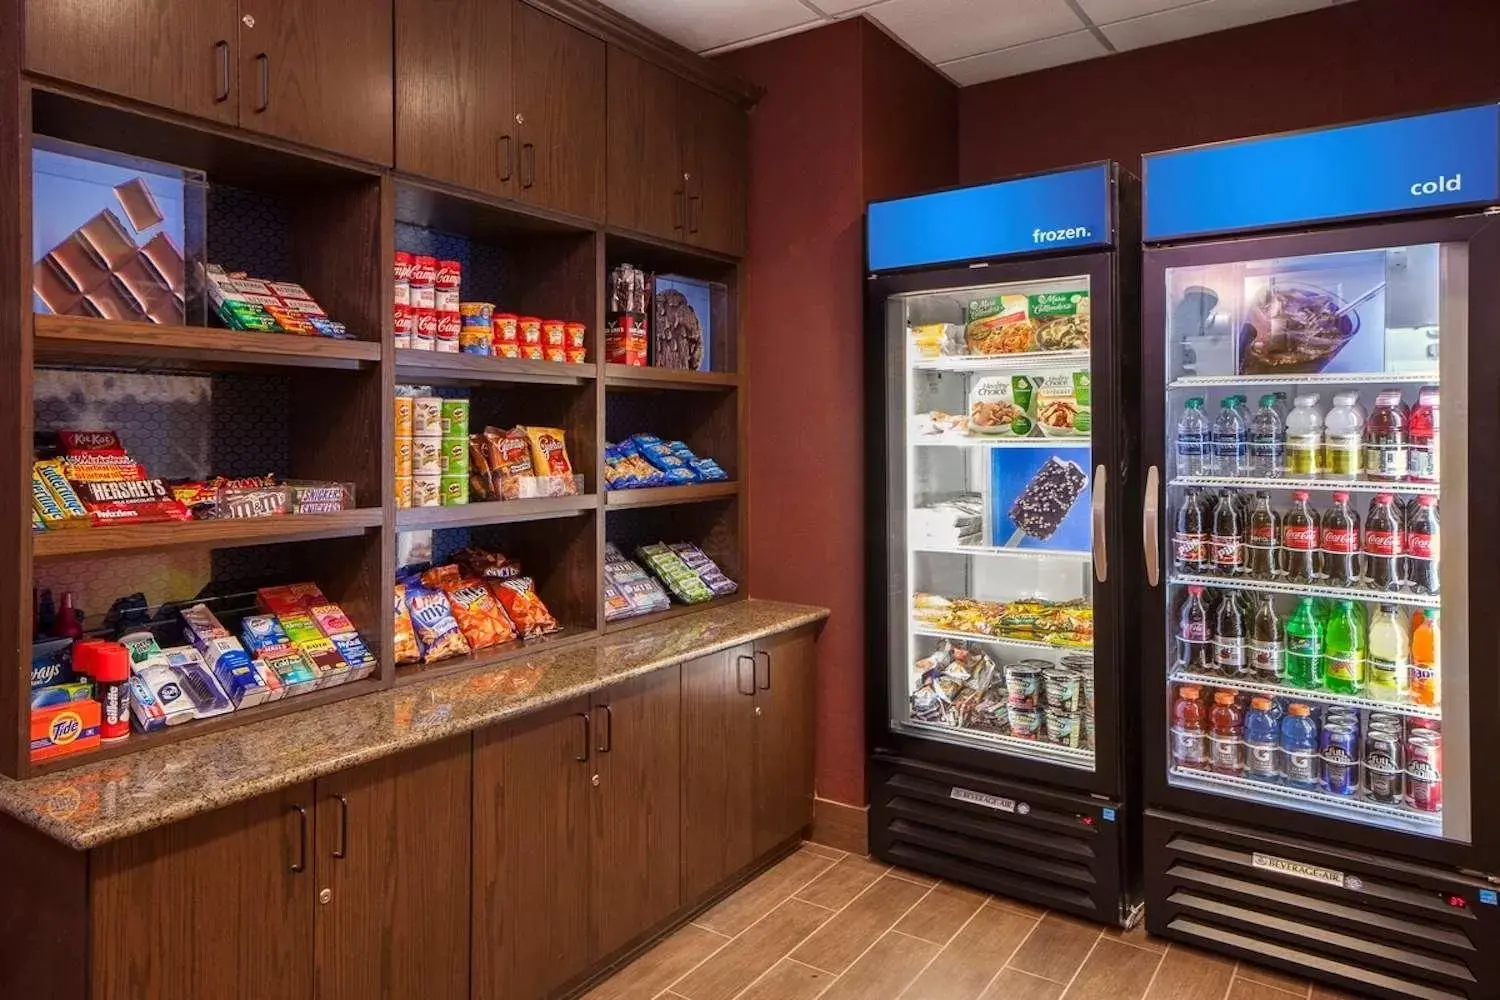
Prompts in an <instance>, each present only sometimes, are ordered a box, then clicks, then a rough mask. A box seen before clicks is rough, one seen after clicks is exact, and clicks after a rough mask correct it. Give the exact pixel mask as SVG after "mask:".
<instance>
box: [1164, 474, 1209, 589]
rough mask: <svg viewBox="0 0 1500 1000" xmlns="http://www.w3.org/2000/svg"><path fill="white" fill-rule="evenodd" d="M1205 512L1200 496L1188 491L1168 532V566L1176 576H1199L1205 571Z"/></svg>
mask: <svg viewBox="0 0 1500 1000" xmlns="http://www.w3.org/2000/svg"><path fill="white" fill-rule="evenodd" d="M1209 562H1210V560H1209V554H1208V509H1207V505H1206V504H1205V503H1204V501H1203V494H1202V493H1200V492H1198V491H1197V490H1188V492H1187V496H1185V497H1183V498H1182V506H1181V507H1178V508H1177V527H1176V528H1175V529H1174V530H1173V532H1172V564H1173V565H1174V566H1175V567H1176V568H1177V571H1178V572H1180V573H1203V572H1205V571H1207V569H1208V568H1209Z"/></svg>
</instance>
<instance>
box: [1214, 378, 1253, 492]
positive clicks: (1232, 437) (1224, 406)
mask: <svg viewBox="0 0 1500 1000" xmlns="http://www.w3.org/2000/svg"><path fill="white" fill-rule="evenodd" d="M1238 402H1239V397H1237V396H1230V397H1229V398H1227V399H1225V400H1224V401H1223V402H1222V403H1220V404H1219V415H1218V416H1216V417H1214V429H1213V441H1214V449H1213V451H1214V454H1213V458H1214V473H1213V474H1214V475H1216V476H1243V475H1246V474H1247V473H1248V472H1249V471H1250V454H1249V448H1248V446H1247V443H1246V441H1245V434H1246V431H1247V430H1248V428H1247V427H1246V426H1245V421H1244V420H1243V419H1242V418H1241V417H1240V411H1239V406H1238V405H1237V404H1238Z"/></svg>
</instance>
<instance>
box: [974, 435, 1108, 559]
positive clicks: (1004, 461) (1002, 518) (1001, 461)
mask: <svg viewBox="0 0 1500 1000" xmlns="http://www.w3.org/2000/svg"><path fill="white" fill-rule="evenodd" d="M1088 468H1089V445H1088V443H1087V442H1080V443H1079V445H1078V446H1077V447H1068V446H1066V445H1054V446H1053V447H1050V448H1005V447H997V448H991V449H990V544H991V545H995V546H999V547H1003V548H1005V547H1008V548H1021V549H1046V550H1060V551H1066V552H1087V551H1089V549H1090V547H1091V541H1090V530H1091V525H1090V521H1089V475H1088Z"/></svg>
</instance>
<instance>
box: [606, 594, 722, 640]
mask: <svg viewBox="0 0 1500 1000" xmlns="http://www.w3.org/2000/svg"><path fill="white" fill-rule="evenodd" d="M744 599H745V595H744V594H743V593H733V594H727V595H725V596H724V597H715V598H714V599H713V600H711V601H703V602H701V603H699V604H674V605H672V606H671V607H670V608H668V609H667V610H665V611H653V612H652V613H651V614H649V615H636V616H635V617H634V618H620V619H617V620H616V621H612V622H607V623H606V624H605V626H604V631H605V632H606V633H612V632H623V631H625V630H626V629H632V628H639V627H640V626H642V625H654V624H656V623H657V622H664V621H667V620H668V619H671V618H680V617H682V616H683V615H691V614H695V613H697V612H699V611H707V610H708V609H709V608H717V607H720V606H721V605H725V604H733V603H734V602H735V601H743V600H744Z"/></svg>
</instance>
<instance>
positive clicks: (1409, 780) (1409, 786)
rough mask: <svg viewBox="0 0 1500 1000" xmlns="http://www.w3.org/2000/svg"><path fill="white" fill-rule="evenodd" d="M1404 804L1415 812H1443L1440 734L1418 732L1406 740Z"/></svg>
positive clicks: (1441, 737) (1441, 743)
mask: <svg viewBox="0 0 1500 1000" xmlns="http://www.w3.org/2000/svg"><path fill="white" fill-rule="evenodd" d="M1406 802H1407V804H1408V805H1409V806H1411V807H1412V808H1413V809H1415V810H1417V811H1418V812H1427V813H1435V812H1442V811H1443V735H1442V733H1437V732H1434V731H1432V730H1431V729H1418V730H1416V731H1415V732H1413V733H1412V734H1411V735H1410V736H1408V737H1407V738H1406Z"/></svg>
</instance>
